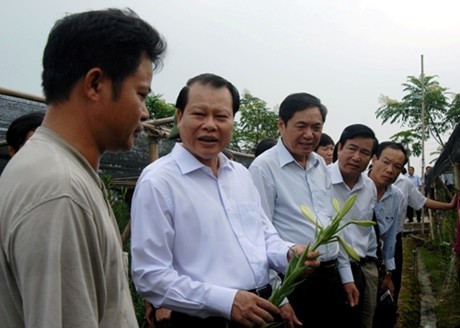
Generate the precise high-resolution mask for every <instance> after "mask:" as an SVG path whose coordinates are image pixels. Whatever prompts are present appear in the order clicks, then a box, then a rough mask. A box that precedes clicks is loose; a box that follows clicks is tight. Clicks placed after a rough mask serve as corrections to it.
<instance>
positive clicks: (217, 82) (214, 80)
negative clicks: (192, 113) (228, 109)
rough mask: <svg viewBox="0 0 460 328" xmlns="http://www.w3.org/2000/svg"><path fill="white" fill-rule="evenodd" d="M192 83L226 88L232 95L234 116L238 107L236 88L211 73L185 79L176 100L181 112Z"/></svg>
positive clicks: (238, 98)
mask: <svg viewBox="0 0 460 328" xmlns="http://www.w3.org/2000/svg"><path fill="white" fill-rule="evenodd" d="M194 83H200V84H202V85H211V86H212V87H214V88H222V87H225V88H227V89H228V91H230V94H231V96H232V109H233V116H235V114H236V113H237V112H238V110H239V108H240V94H239V92H238V89H237V88H236V87H235V86H234V85H233V84H232V83H230V82H229V81H227V80H226V79H224V78H223V77H221V76H219V75H216V74H212V73H203V74H200V75H197V76H195V77H192V78H191V79H189V80H188V81H187V84H186V85H185V86H184V87H183V88H182V89H181V90H180V92H179V95H178V96H177V100H176V108H177V109H179V110H180V111H181V112H183V111H184V110H185V107H186V106H187V102H188V93H189V90H190V87H191V86H192V84H194Z"/></svg>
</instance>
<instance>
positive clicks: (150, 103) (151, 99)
mask: <svg viewBox="0 0 460 328" xmlns="http://www.w3.org/2000/svg"><path fill="white" fill-rule="evenodd" d="M162 97H163V95H160V94H151V95H148V96H147V98H146V99H145V105H146V106H147V110H148V112H149V117H150V118H151V119H154V120H157V119H160V118H166V117H171V116H174V114H175V112H176V107H175V106H174V105H173V104H168V103H166V101H164V100H163V98H162Z"/></svg>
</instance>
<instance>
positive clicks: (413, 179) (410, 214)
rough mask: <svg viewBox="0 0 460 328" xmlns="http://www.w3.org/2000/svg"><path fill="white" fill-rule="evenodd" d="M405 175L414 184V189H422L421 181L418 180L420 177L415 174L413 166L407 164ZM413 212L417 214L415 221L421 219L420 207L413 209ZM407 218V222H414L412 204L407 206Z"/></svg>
mask: <svg viewBox="0 0 460 328" xmlns="http://www.w3.org/2000/svg"><path fill="white" fill-rule="evenodd" d="M407 177H408V178H409V180H410V181H411V182H412V184H413V185H414V186H415V189H417V190H418V191H422V182H421V180H420V177H419V176H418V175H416V174H415V169H414V167H413V166H409V170H408V172H407ZM415 213H416V216H417V222H421V221H422V210H421V209H418V210H417V209H415ZM406 215H407V218H408V220H409V222H414V208H413V207H412V206H410V205H409V206H407V213H406Z"/></svg>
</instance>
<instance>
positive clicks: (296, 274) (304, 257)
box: [264, 194, 375, 328]
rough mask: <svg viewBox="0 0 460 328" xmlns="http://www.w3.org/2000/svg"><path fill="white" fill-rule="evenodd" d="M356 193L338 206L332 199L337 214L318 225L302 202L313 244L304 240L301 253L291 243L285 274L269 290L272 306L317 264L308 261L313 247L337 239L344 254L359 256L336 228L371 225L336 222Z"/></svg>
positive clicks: (348, 206)
mask: <svg viewBox="0 0 460 328" xmlns="http://www.w3.org/2000/svg"><path fill="white" fill-rule="evenodd" d="M356 197H357V195H356V194H354V195H352V196H350V197H349V198H348V199H347V200H346V201H345V203H344V205H343V207H342V208H340V205H339V202H338V201H337V200H336V199H334V200H333V202H332V205H333V206H334V209H335V210H336V212H337V215H336V216H335V218H334V219H333V220H332V221H331V223H330V224H329V225H328V226H326V227H323V226H322V224H321V222H320V221H319V220H317V219H316V217H315V215H314V214H313V212H312V211H311V210H310V209H309V208H308V207H306V206H304V205H301V206H300V210H301V212H302V214H303V215H304V216H305V217H306V218H307V219H308V220H310V221H311V222H313V224H314V225H315V226H316V235H315V241H314V243H313V245H311V244H308V245H307V247H306V248H305V250H304V251H303V252H302V253H299V251H298V248H294V247H293V248H292V249H291V251H292V253H293V255H292V257H291V260H290V262H289V266H288V268H287V270H286V274H285V275H284V280H283V283H282V284H281V285H280V286H279V287H277V288H276V289H274V290H273V292H272V295H271V296H270V298H269V299H268V300H269V301H270V302H272V303H273V304H275V305H276V306H280V304H281V302H282V301H283V300H284V298H286V297H287V296H289V295H290V294H291V293H292V292H293V291H294V289H295V288H296V287H297V286H298V285H299V284H301V283H302V282H303V281H304V280H305V273H306V272H307V273H308V271H309V270H311V269H309V267H310V268H311V265H312V264H317V261H313V262H312V260H314V258H312V256H313V257H316V256H318V251H317V249H318V247H319V246H321V245H326V244H329V243H332V242H336V241H337V242H339V244H340V245H341V246H342V247H343V248H344V250H345V251H346V252H347V254H348V256H350V257H351V258H352V259H354V260H355V261H359V260H360V257H359V255H358V253H357V252H356V251H355V249H354V248H353V247H351V246H350V245H349V244H348V243H347V242H345V240H343V238H342V237H341V236H340V235H339V232H340V231H341V230H343V229H344V228H345V227H346V226H348V225H350V224H357V225H360V226H363V227H372V226H373V225H374V224H375V222H373V221H356V220H350V221H348V222H347V223H345V224H343V225H340V223H341V221H342V219H343V218H344V217H345V215H346V214H347V213H348V211H349V210H350V209H351V208H352V207H353V205H354V203H355V201H356ZM297 246H299V245H296V247H297ZM280 324H281V323H279V322H276V323H275V322H273V323H270V324H266V325H265V326H264V327H266V328H267V327H276V326H278V325H280Z"/></svg>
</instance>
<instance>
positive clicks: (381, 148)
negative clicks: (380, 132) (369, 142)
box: [375, 141, 407, 165]
mask: <svg viewBox="0 0 460 328" xmlns="http://www.w3.org/2000/svg"><path fill="white" fill-rule="evenodd" d="M386 148H390V149H395V150H400V151H402V153H403V154H404V163H403V165H406V163H407V151H406V148H404V146H403V144H402V143H399V142H395V141H384V142H381V143H380V144H379V146H378V147H377V151H376V152H375V157H377V158H380V155H381V154H382V152H383V151H384V150H385V149H386Z"/></svg>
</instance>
